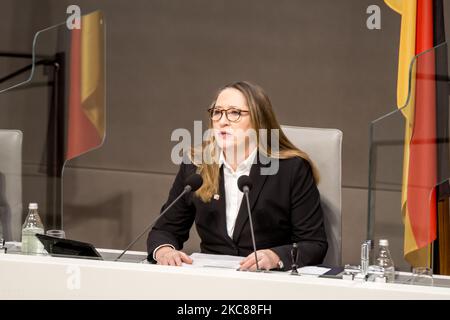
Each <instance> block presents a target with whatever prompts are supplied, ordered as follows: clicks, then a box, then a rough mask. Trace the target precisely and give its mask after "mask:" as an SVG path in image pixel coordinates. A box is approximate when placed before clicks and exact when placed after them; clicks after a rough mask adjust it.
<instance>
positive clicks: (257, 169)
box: [233, 152, 267, 243]
mask: <svg viewBox="0 0 450 320" xmlns="http://www.w3.org/2000/svg"><path fill="white" fill-rule="evenodd" d="M257 157H258V161H257V162H256V163H254V164H253V165H252V167H251V169H250V175H249V176H250V179H251V181H252V183H253V187H252V189H251V190H250V192H249V194H248V195H249V201H250V208H251V210H252V212H251V213H252V217H254V216H253V209H254V208H255V204H256V201H257V200H258V197H259V194H260V193H261V190H262V188H263V186H264V183H265V182H266V179H267V175H261V167H264V166H266V165H264V164H261V163H260V161H259V157H260V155H259V152H258V153H257ZM261 157H262V156H261ZM264 163H266V162H264ZM246 201H247V200H246V199H245V195H244V196H243V197H242V202H241V206H240V207H239V213H238V216H237V218H236V224H235V226H234V231H233V241H234V242H235V243H237V242H238V240H239V236H240V235H241V232H242V229H243V228H244V225H245V223H246V222H247V220H248V212H247V203H246Z"/></svg>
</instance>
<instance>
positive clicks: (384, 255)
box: [376, 239, 395, 282]
mask: <svg viewBox="0 0 450 320" xmlns="http://www.w3.org/2000/svg"><path fill="white" fill-rule="evenodd" d="M378 245H379V248H378V255H377V260H376V265H377V267H378V269H379V271H381V272H383V274H384V279H386V282H394V279H395V267H394V261H392V257H391V253H390V252H389V241H388V240H386V239H380V241H379V243H378Z"/></svg>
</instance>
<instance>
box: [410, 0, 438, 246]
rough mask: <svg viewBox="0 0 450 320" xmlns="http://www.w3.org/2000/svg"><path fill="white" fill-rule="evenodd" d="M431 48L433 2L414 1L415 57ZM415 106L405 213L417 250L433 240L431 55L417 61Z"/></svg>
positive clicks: (433, 96)
mask: <svg viewBox="0 0 450 320" xmlns="http://www.w3.org/2000/svg"><path fill="white" fill-rule="evenodd" d="M431 48H433V3H432V0H418V1H417V28H416V54H419V53H421V52H423V51H425V50H428V49H431ZM416 70H417V73H416V103H415V114H414V122H413V123H414V127H413V134H412V138H411V142H410V154H409V174H408V200H407V205H408V212H409V216H410V222H411V227H412V231H413V234H414V237H415V240H416V243H417V246H418V248H422V247H425V246H426V245H428V244H429V243H430V242H432V241H433V240H434V239H435V238H436V193H435V189H434V187H435V185H436V179H437V178H436V169H437V168H436V108H435V107H436V105H435V102H436V100H435V95H436V93H435V59H434V52H429V53H426V54H424V55H421V56H420V57H419V58H418V60H417V69H416Z"/></svg>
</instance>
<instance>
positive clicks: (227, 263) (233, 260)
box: [183, 253, 244, 270]
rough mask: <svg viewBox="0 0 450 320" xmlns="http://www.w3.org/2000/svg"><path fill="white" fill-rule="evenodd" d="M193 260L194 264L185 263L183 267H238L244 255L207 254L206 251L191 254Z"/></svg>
mask: <svg viewBox="0 0 450 320" xmlns="http://www.w3.org/2000/svg"><path fill="white" fill-rule="evenodd" d="M190 257H191V258H192V260H193V262H192V264H187V263H183V267H193V268H202V267H214V268H225V269H234V270H236V269H238V268H239V266H240V264H239V262H241V261H242V260H243V259H244V257H238V256H227V255H222V254H206V253H193V254H191V255H190Z"/></svg>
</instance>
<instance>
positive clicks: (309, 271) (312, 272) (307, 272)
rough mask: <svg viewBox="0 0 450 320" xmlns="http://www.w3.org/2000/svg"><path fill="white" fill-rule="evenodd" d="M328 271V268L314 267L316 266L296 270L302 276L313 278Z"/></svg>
mask: <svg viewBox="0 0 450 320" xmlns="http://www.w3.org/2000/svg"><path fill="white" fill-rule="evenodd" d="M330 270H331V269H330V268H324V267H316V266H306V267H301V268H298V269H297V271H298V273H299V274H301V275H303V276H314V277H318V276H321V275H323V274H325V273H327V272H328V271H330ZM288 272H291V271H288Z"/></svg>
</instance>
